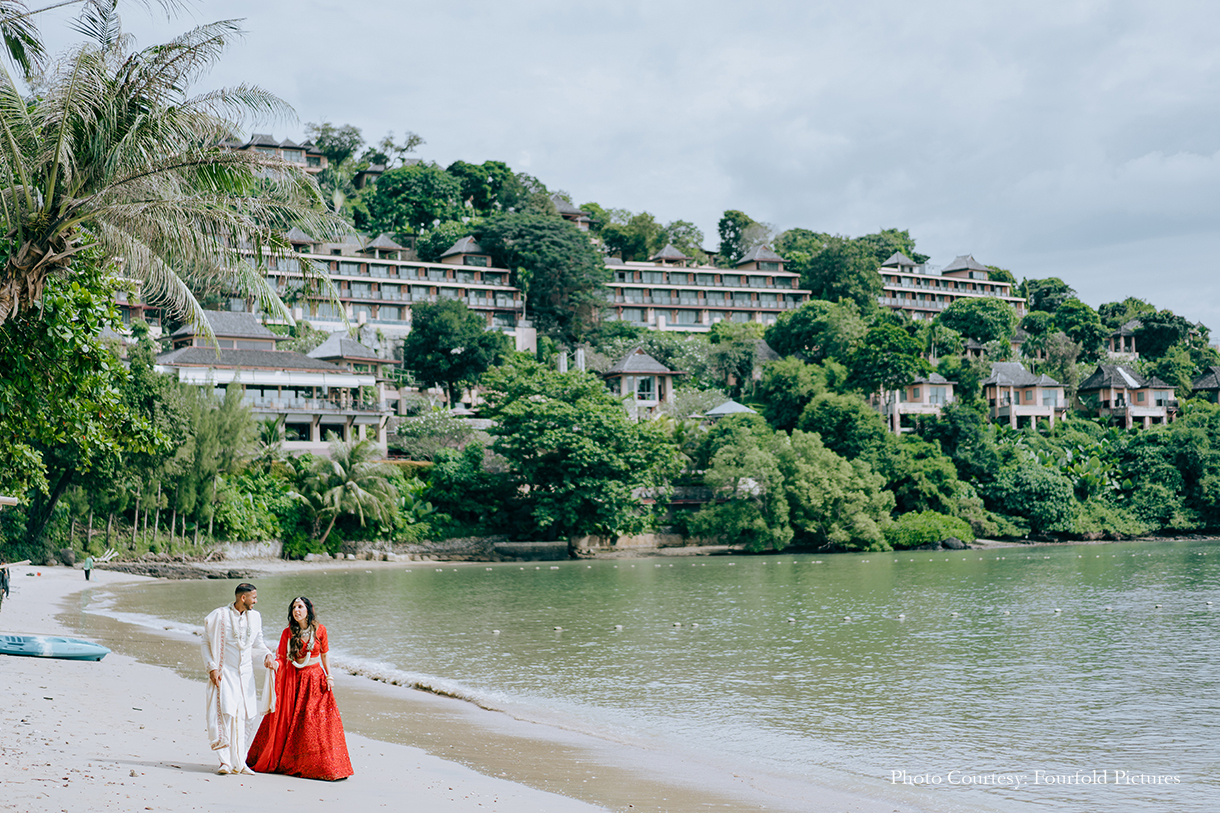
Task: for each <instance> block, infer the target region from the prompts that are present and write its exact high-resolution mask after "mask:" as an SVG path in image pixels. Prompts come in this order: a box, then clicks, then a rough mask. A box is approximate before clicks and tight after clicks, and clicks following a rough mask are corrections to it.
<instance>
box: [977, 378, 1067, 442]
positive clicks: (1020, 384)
mask: <svg viewBox="0 0 1220 813" xmlns="http://www.w3.org/2000/svg"><path fill="white" fill-rule="evenodd" d="M982 386H983V398H984V399H985V401H986V403H987V410H988V411H987V414H988V416H989V417H990V418H991V420H993V421H1005V422H1007V423H1008V425H1009V426H1011V427H1012V428H1013V429H1018V428H1021V427H1023V426H1037V422H1038V421H1039V420H1041V419H1046V420H1048V421H1050V425H1051V426H1054V425H1055V420H1056V418H1062V417H1063V414H1064V412H1066V411H1067V400H1066V398H1065V397H1064V393H1063V385H1062V384H1060V383H1059V382H1058V381H1056V380H1055V379H1053V378H1051V377H1050V376H1048V375H1034V374H1033V373H1031V372H1030V371H1029V370H1026V369H1025V368H1024V367H1023V366H1021V365H1020V364H1018V363H1017V362H1014V361H997V362H995V363H993V364H992V365H991V375H990V376H988V377H987V378H986V380H984V381H983V383H982Z"/></svg>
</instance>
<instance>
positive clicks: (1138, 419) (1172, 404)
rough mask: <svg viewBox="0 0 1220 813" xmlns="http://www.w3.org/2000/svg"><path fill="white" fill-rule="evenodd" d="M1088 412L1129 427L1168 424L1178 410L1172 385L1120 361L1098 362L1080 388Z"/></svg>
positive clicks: (1082, 402) (1081, 399) (1081, 397)
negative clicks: (1138, 371) (1143, 374)
mask: <svg viewBox="0 0 1220 813" xmlns="http://www.w3.org/2000/svg"><path fill="white" fill-rule="evenodd" d="M1077 393H1078V394H1079V396H1080V401H1081V404H1082V405H1083V406H1084V407H1085V411H1087V412H1089V413H1092V414H1094V415H1097V416H1099V417H1103V418H1108V419H1110V420H1111V421H1116V422H1118V423H1121V424H1122V425H1123V427H1124V428H1126V429H1130V428H1131V427H1132V426H1135V425H1136V424H1137V423H1138V424H1139V425H1141V426H1144V427H1148V426H1152V425H1153V424H1164V423H1169V422H1170V421H1171V420H1172V419H1173V417H1174V415H1175V414H1176V412H1177V406H1178V402H1177V401H1176V400H1174V397H1173V385H1171V384H1166V383H1165V382H1164V381H1162V380H1160V379H1159V378H1157V377H1156V376H1152V377H1149V378H1145V377H1144V376H1142V375H1140V374H1139V373H1137V372H1135V371H1134V370H1132V369H1131V368H1130V367H1125V366H1123V365H1121V364H1099V365H1097V369H1096V370H1094V371H1093V374H1092V375H1090V376H1089V377H1088V378H1086V379H1085V380H1084V381H1083V382H1082V383H1081V384H1080V388H1079V389H1078V390H1077Z"/></svg>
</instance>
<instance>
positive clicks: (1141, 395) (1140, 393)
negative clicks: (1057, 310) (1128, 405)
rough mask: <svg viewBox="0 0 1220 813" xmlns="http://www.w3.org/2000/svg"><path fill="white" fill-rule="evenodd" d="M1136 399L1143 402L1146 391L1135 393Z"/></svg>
mask: <svg viewBox="0 0 1220 813" xmlns="http://www.w3.org/2000/svg"><path fill="white" fill-rule="evenodd" d="M1135 400H1136V401H1139V402H1140V403H1141V404H1142V403H1144V393H1142V392H1137V393H1136V394H1135Z"/></svg>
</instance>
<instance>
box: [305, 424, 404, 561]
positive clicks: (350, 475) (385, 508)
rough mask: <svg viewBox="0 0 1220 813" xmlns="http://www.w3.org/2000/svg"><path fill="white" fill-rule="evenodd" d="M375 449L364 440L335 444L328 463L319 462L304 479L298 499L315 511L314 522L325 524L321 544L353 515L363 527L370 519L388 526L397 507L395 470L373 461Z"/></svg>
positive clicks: (331, 449) (322, 460)
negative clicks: (342, 517) (345, 516)
mask: <svg viewBox="0 0 1220 813" xmlns="http://www.w3.org/2000/svg"><path fill="white" fill-rule="evenodd" d="M376 455H377V447H376V446H374V445H373V444H372V443H370V442H368V441H367V440H361V441H358V442H356V443H344V442H342V441H336V442H335V443H332V444H331V446H330V459H326V458H318V460H316V461H315V462H314V465H313V468H312V469H311V470H310V472H309V475H308V477H306V479H305V483H304V487H303V488H302V492H303V493H302V494H300V495H299V496H301V497H302V498H303V499H304V500H305V502H306V503H307V504H308V505H309V506H310V508H312V509H313V511H314V517H315V522H316V523H317V524H319V525H320V524H321V523H322V522H328V524H327V526H326V530H325V531H324V532H323V533H322V539H321V542H320V544H323V545H325V544H326V539H327V537H329V536H330V532H331V530H332V529H333V528H334V527H335V520H336V519H338V518H339V517H340V515H343V514H352V515H354V516H356V517H358V518H359V519H360V524H361V525H364V524H365V519H366V517H367V518H372V519H375V520H378V521H382V522H388V521H389V520H390V518H391V517H392V516H393V514H394V511H395V510H397V507H398V490H397V489H396V488H395V487H394V484H393V483H391V482H390V479H389V478H390V477H391V476H392V474H393V472H394V469H393V467H392V466H390V465H389V464H386V463H379V462H377V460H376Z"/></svg>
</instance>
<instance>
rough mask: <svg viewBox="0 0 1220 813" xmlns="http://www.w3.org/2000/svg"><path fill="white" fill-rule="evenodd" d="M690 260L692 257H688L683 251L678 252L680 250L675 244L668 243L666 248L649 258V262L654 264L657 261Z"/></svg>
mask: <svg viewBox="0 0 1220 813" xmlns="http://www.w3.org/2000/svg"><path fill="white" fill-rule="evenodd" d="M689 259H690V257H687V256H686V255H685V254H683V253H682V252H681V251H678V249H676V248H674V244H673V243H666V244H665V248H663V249H661V250H660V251H658V252H657V253H656V254H653V255H652V256H651V257H649V258H648V261H649V262H654V261H656V260H689Z"/></svg>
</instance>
